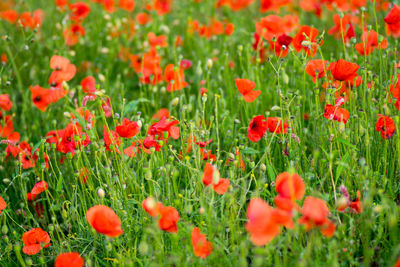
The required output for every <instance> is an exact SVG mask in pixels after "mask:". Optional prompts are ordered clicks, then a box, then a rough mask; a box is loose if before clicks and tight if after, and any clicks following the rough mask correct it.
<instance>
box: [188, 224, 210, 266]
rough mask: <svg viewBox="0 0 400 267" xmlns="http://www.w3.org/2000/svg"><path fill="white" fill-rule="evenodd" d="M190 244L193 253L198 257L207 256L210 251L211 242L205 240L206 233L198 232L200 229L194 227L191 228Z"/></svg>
mask: <svg viewBox="0 0 400 267" xmlns="http://www.w3.org/2000/svg"><path fill="white" fill-rule="evenodd" d="M192 245H193V252H194V255H196V256H197V257H200V258H203V259H205V258H207V257H208V255H210V254H211V252H212V244H211V242H210V241H208V240H207V237H206V235H204V234H202V233H200V229H199V228H197V227H194V228H193V230H192Z"/></svg>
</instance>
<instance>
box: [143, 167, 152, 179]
mask: <svg viewBox="0 0 400 267" xmlns="http://www.w3.org/2000/svg"><path fill="white" fill-rule="evenodd" d="M152 177H153V174H152V173H151V170H150V169H147V170H146V173H145V174H144V178H146V179H147V180H151V178H152Z"/></svg>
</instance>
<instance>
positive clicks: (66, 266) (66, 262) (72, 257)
mask: <svg viewBox="0 0 400 267" xmlns="http://www.w3.org/2000/svg"><path fill="white" fill-rule="evenodd" d="M84 265H85V261H84V260H83V258H82V257H81V255H79V253H77V252H67V253H62V254H60V255H58V256H57V259H56V261H55V262H54V267H83V266H84Z"/></svg>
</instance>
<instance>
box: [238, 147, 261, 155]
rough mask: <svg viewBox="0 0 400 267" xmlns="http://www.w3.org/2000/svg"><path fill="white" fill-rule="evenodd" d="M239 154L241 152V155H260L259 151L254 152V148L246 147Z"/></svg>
mask: <svg viewBox="0 0 400 267" xmlns="http://www.w3.org/2000/svg"><path fill="white" fill-rule="evenodd" d="M240 152H242V154H258V153H260V151H258V150H255V149H254V148H251V147H246V148H244V149H243V150H242V151H240Z"/></svg>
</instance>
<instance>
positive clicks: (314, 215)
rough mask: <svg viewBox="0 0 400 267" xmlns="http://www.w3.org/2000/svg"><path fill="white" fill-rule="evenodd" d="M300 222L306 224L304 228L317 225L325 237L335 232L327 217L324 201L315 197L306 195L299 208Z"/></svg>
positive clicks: (326, 207)
mask: <svg viewBox="0 0 400 267" xmlns="http://www.w3.org/2000/svg"><path fill="white" fill-rule="evenodd" d="M301 213H302V215H303V216H302V217H301V218H300V219H299V223H300V224H304V225H305V226H306V230H307V231H308V230H310V229H311V228H314V227H317V228H319V229H320V230H321V232H322V234H324V235H325V236H326V237H331V236H333V234H334V233H335V229H336V227H335V224H334V223H333V222H331V221H330V220H329V219H328V214H329V209H328V206H327V205H326V203H325V201H323V200H322V199H319V198H315V197H306V199H305V201H304V204H303V207H302V209H301Z"/></svg>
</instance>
